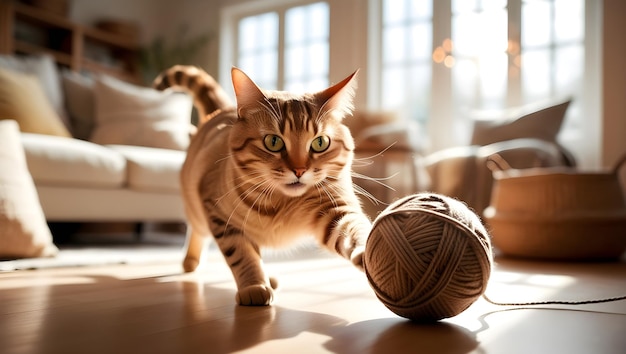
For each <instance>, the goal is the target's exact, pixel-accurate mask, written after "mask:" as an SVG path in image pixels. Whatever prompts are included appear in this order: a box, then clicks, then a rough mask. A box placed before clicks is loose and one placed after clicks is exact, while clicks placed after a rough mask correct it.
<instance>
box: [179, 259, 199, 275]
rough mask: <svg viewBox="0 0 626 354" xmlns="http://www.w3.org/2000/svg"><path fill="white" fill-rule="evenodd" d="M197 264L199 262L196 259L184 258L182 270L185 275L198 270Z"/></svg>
mask: <svg viewBox="0 0 626 354" xmlns="http://www.w3.org/2000/svg"><path fill="white" fill-rule="evenodd" d="M199 264H200V260H199V259H198V258H194V257H185V260H184V261H183V270H184V271H185V273H191V272H193V271H194V270H196V268H198V265H199Z"/></svg>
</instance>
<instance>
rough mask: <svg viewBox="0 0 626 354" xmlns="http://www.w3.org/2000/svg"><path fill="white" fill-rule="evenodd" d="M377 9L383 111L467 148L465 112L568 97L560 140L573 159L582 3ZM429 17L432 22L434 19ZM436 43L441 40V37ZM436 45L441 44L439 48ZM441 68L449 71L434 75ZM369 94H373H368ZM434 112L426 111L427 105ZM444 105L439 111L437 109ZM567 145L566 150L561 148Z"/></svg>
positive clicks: (431, 2) (479, 2) (483, 2)
mask: <svg viewBox="0 0 626 354" xmlns="http://www.w3.org/2000/svg"><path fill="white" fill-rule="evenodd" d="M372 4H374V6H376V4H380V9H381V11H380V12H381V14H380V18H381V20H380V23H381V26H380V35H379V38H380V42H381V44H380V48H381V49H380V51H381V53H382V54H381V59H379V60H378V61H376V60H374V62H380V72H381V77H380V81H379V87H380V90H379V91H378V93H377V97H375V98H376V99H377V100H378V101H379V102H380V108H383V109H393V110H395V111H397V112H399V113H400V115H401V116H402V117H403V118H404V119H406V120H408V121H417V122H418V123H419V124H420V125H421V126H424V127H428V128H427V129H423V130H422V131H423V132H428V136H426V133H424V136H423V137H422V138H424V140H430V141H431V147H432V148H435V149H440V148H445V147H447V146H451V145H459V144H465V143H467V142H468V141H469V136H470V134H471V132H470V130H471V122H470V121H469V120H468V118H467V117H468V113H469V112H470V111H471V110H477V109H479V110H492V109H495V110H497V109H502V108H507V107H511V106H519V105H523V104H527V103H536V102H538V101H544V100H546V99H550V98H555V97H559V98H560V97H566V96H573V97H575V99H574V101H573V103H572V104H571V105H570V108H569V109H568V112H567V119H566V123H565V125H564V129H563V130H562V132H563V134H561V136H560V138H561V140H562V142H563V143H564V144H565V145H566V146H568V147H569V148H570V149H571V150H573V151H574V152H575V153H576V154H577V155H578V156H581V155H583V153H581V151H577V150H582V148H580V146H581V145H580V144H578V143H576V141H580V140H581V139H582V135H581V133H582V130H583V129H582V126H584V124H586V123H583V122H582V119H581V116H582V114H581V113H580V112H581V111H582V110H581V108H580V105H581V101H582V97H581V96H583V95H582V87H583V85H582V82H583V80H584V69H585V19H586V16H585V6H586V2H585V0H442V1H440V0H436V1H435V0H412V1H409V0H372ZM433 19H436V21H433ZM442 38H443V40H440V39H442ZM436 39H439V40H436ZM441 68H445V69H446V70H441ZM375 95H376V94H375ZM431 104H432V106H431ZM443 105H448V107H446V108H445V109H442V108H441V106H443ZM568 141H569V143H567V142H568Z"/></svg>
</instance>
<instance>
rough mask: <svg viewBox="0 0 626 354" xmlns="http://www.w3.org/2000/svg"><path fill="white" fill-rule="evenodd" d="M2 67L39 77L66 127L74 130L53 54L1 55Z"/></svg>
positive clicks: (0, 65)
mask: <svg viewBox="0 0 626 354" xmlns="http://www.w3.org/2000/svg"><path fill="white" fill-rule="evenodd" d="M0 67H2V68H5V69H9V70H13V71H19V72H22V73H25V74H31V75H34V76H35V77H37V79H39V83H40V84H41V87H42V88H43V92H44V93H45V94H46V97H47V98H48V100H49V101H50V104H51V105H52V108H53V109H54V111H55V112H56V113H57V114H58V115H59V117H60V118H61V120H62V121H63V124H65V127H66V128H68V129H69V130H70V131H71V130H72V129H71V127H70V124H69V119H68V115H67V111H66V110H65V106H64V95H63V89H62V87H61V78H60V75H59V71H58V69H57V66H56V63H55V61H54V59H53V58H52V56H50V55H40V56H26V57H17V56H14V55H0Z"/></svg>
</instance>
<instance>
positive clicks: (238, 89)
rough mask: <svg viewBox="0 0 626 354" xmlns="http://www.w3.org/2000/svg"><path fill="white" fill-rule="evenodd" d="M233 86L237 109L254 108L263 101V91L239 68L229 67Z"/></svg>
mask: <svg viewBox="0 0 626 354" xmlns="http://www.w3.org/2000/svg"><path fill="white" fill-rule="evenodd" d="M230 73H231V77H232V80H233V88H234V89H235V96H236V97H237V111H238V112H240V111H242V110H248V109H255V108H258V107H259V105H262V104H264V103H265V100H266V98H265V95H264V94H263V91H261V89H260V88H259V87H258V86H257V85H256V84H255V83H254V81H252V79H250V77H248V75H246V74H245V73H244V72H243V71H241V70H240V69H238V68H236V67H233V68H232V69H231V72H230Z"/></svg>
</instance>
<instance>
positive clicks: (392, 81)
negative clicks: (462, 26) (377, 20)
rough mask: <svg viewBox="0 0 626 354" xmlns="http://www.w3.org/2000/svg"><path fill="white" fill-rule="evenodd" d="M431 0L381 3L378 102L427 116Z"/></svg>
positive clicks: (414, 117) (410, 115) (420, 119)
mask: <svg viewBox="0 0 626 354" xmlns="http://www.w3.org/2000/svg"><path fill="white" fill-rule="evenodd" d="M431 4H432V3H431V0H393V1H389V0H386V1H384V2H383V7H382V46H381V47H382V48H381V56H382V58H381V59H382V60H381V62H382V68H381V69H382V75H381V76H382V77H381V96H380V102H381V106H382V108H383V109H385V110H394V111H400V112H403V113H404V117H405V118H406V119H410V120H413V121H417V122H418V123H425V122H426V121H427V120H428V116H429V112H428V108H429V106H430V105H429V101H430V86H431V81H432V75H431V54H432V37H433V35H432V6H431Z"/></svg>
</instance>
